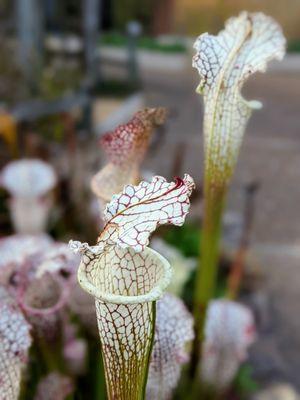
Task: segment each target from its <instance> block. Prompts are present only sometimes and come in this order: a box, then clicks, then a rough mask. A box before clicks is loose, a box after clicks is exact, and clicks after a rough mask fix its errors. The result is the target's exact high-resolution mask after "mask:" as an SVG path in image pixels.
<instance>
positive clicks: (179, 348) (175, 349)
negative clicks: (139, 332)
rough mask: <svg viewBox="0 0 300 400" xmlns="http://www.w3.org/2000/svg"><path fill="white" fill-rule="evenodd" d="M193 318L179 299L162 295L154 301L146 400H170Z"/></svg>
mask: <svg viewBox="0 0 300 400" xmlns="http://www.w3.org/2000/svg"><path fill="white" fill-rule="evenodd" d="M193 338H194V331H193V318H192V315H191V314H190V313H189V311H188V310H187V308H186V307H185V305H184V304H183V302H182V300H180V299H179V298H177V297H175V296H173V295H171V294H165V295H164V297H163V298H162V299H161V300H159V301H158V302H157V308H156V325H155V336H154V346H153V350H152V355H151V362H150V367H149V375H148V383H147V400H157V399H162V400H169V399H171V396H172V392H173V390H174V389H175V387H176V386H177V384H178V381H179V378H180V372H181V367H182V365H183V364H184V363H186V362H187V361H188V359H189V355H188V353H187V350H186V345H187V344H188V342H190V341H191V340H193Z"/></svg>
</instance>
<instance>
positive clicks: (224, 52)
mask: <svg viewBox="0 0 300 400" xmlns="http://www.w3.org/2000/svg"><path fill="white" fill-rule="evenodd" d="M194 48H195V49H196V54H195V56H194V57H193V67H195V68H196V69H197V70H198V72H199V75H200V83H199V86H198V88H197V92H198V93H199V94H201V95H202V96H203V99H204V153H205V166H204V220H203V232H202V242H201V267H200V268H199V269H198V271H197V278H196V288H195V310H194V316H195V321H196V322H195V325H196V326H195V327H196V340H195V345H194V351H193V366H194V367H193V368H192V370H193V372H194V373H195V371H196V369H197V366H198V369H199V362H198V359H199V356H200V354H201V343H202V342H203V335H204V333H203V332H204V323H205V315H206V310H207V305H208V302H209V300H210V299H211V298H212V297H213V295H214V291H215V284H216V277H217V269H218V261H219V246H220V244H219V243H220V232H221V221H222V213H223V209H224V202H225V197H226V193H227V189H228V184H229V182H230V180H231V178H232V175H233V172H234V169H235V165H236V160H237V157H238V153H239V149H240V145H241V142H242V138H243V135H244V131H245V128H246V125H247V122H248V119H249V117H250V116H251V113H252V110H253V109H257V108H260V107H261V104H260V103H259V102H258V101H247V100H245V99H244V98H243V97H242V95H241V93H240V90H241V87H242V85H243V83H244V82H245V80H246V79H247V78H248V77H249V76H250V75H251V74H253V73H255V72H257V71H260V72H264V71H265V70H266V66H267V62H268V61H270V60H272V59H278V60H280V59H282V58H283V56H284V53H285V39H284V36H283V34H282V31H281V28H280V26H279V25H278V24H277V23H276V22H275V21H274V20H273V19H272V18H270V17H267V16H265V15H264V14H262V13H254V14H251V13H247V12H243V13H241V14H240V15H239V16H238V17H234V18H230V19H229V20H228V21H227V22H226V25H225V29H224V30H222V31H221V32H220V33H219V34H218V35H217V36H212V35H209V34H207V33H204V34H202V35H200V36H199V37H198V38H197V40H196V42H195V44H194Z"/></svg>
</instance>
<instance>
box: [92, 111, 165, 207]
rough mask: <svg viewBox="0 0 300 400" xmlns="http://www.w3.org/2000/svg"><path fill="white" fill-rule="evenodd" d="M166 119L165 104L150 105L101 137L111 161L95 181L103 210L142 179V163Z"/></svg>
mask: <svg viewBox="0 0 300 400" xmlns="http://www.w3.org/2000/svg"><path fill="white" fill-rule="evenodd" d="M165 119H166V110H165V109H164V108H161V107H159V108H146V109H144V110H142V111H139V112H137V113H136V114H135V115H134V117H133V118H132V119H131V120H130V121H129V122H128V123H127V124H123V125H120V126H118V127H117V128H116V129H115V130H114V131H113V132H108V133H106V134H105V135H104V136H103V137H102V138H101V140H100V144H101V147H102V148H103V149H104V151H105V153H106V155H107V157H108V163H107V164H106V165H105V167H104V168H102V169H101V170H100V171H99V172H98V173H97V174H96V175H95V176H94V177H93V178H92V181H91V188H92V191H93V192H94V194H95V195H96V196H97V198H98V200H99V202H100V209H101V210H104V208H105V205H106V203H108V202H109V201H110V200H111V198H112V196H113V195H114V194H115V193H119V192H120V191H121V190H122V189H123V187H124V186H125V185H127V184H132V185H137V184H138V183H139V182H140V180H141V172H140V165H141V163H142V161H143V159H144V156H145V153H146V152H147V149H148V146H149V143H150V140H151V136H152V133H153V131H154V128H155V127H156V126H159V125H162V124H163V123H164V121H165Z"/></svg>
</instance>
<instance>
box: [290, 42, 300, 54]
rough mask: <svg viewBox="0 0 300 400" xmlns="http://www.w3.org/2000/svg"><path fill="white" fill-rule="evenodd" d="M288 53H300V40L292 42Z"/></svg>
mask: <svg viewBox="0 0 300 400" xmlns="http://www.w3.org/2000/svg"><path fill="white" fill-rule="evenodd" d="M287 51H288V52H290V53H300V39H295V40H290V41H289V42H288V46H287Z"/></svg>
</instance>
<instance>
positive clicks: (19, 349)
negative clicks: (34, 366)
mask: <svg viewBox="0 0 300 400" xmlns="http://www.w3.org/2000/svg"><path fill="white" fill-rule="evenodd" d="M30 345H31V336H30V326H29V324H28V323H27V321H26V320H25V318H24V316H23V314H22V313H21V311H20V309H19V308H18V306H17V304H16V303H15V301H14V300H13V299H12V298H11V297H10V296H9V294H8V293H7V291H6V290H5V289H4V288H3V287H2V286H0V400H16V399H17V398H18V396H19V392H20V384H21V376H22V371H23V369H24V367H25V365H26V362H27V357H28V350H29V347H30Z"/></svg>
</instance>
